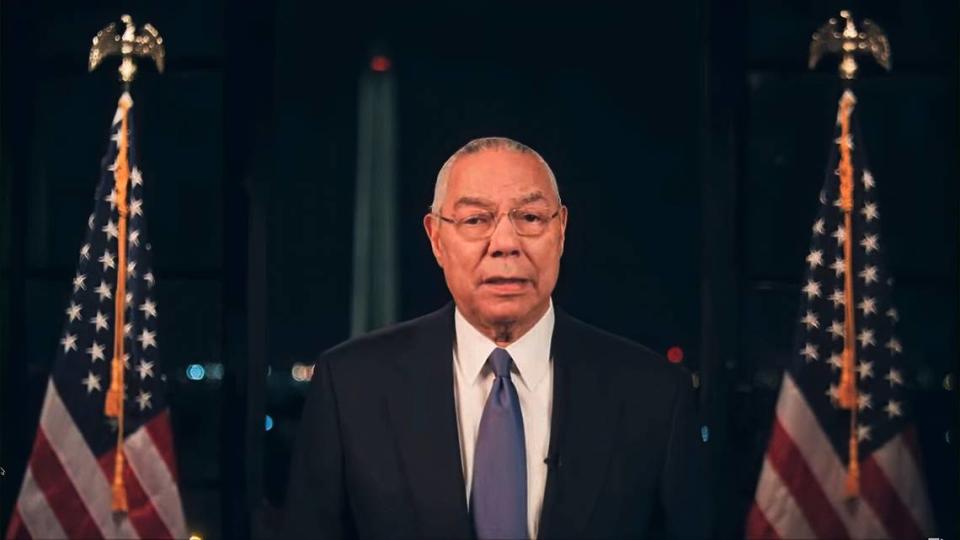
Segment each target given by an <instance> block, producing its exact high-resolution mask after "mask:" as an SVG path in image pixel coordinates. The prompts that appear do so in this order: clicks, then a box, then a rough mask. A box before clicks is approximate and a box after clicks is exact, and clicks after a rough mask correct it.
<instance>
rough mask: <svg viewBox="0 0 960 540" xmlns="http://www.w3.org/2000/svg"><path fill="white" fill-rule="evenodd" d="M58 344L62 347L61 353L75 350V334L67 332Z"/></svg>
mask: <svg viewBox="0 0 960 540" xmlns="http://www.w3.org/2000/svg"><path fill="white" fill-rule="evenodd" d="M60 344H61V345H63V352H64V353H67V352H69V351H70V350H74V351H75V350H77V336H76V334H71V333H70V332H67V333H66V334H64V336H63V337H62V338H60Z"/></svg>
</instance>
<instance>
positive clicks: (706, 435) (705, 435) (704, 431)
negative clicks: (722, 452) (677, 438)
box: [700, 425, 710, 442]
mask: <svg viewBox="0 0 960 540" xmlns="http://www.w3.org/2000/svg"><path fill="white" fill-rule="evenodd" d="M700 438H701V439H703V442H707V441H709V440H710V428H708V427H707V426H705V425H704V426H700Z"/></svg>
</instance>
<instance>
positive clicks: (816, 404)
mask: <svg viewBox="0 0 960 540" xmlns="http://www.w3.org/2000/svg"><path fill="white" fill-rule="evenodd" d="M855 104H856V97H855V96H854V94H853V93H852V92H851V91H850V90H847V91H845V92H844V94H843V97H841V99H840V107H839V112H838V115H837V130H836V131H837V138H836V141H835V142H836V146H835V150H834V152H833V157H832V160H831V166H830V167H828V173H827V179H826V182H825V184H824V187H823V190H822V191H821V192H820V203H821V205H820V211H819V216H818V218H817V220H816V222H814V224H813V237H812V240H811V242H810V253H809V254H808V255H807V257H806V263H807V270H806V276H805V279H804V284H803V289H802V290H803V295H802V297H801V306H800V312H799V314H798V319H799V321H798V322H799V325H798V330H797V334H796V335H797V339H796V346H795V350H794V351H793V361H792V363H791V365H790V366H789V367H788V368H787V370H786V371H785V373H784V375H783V383H782V385H781V388H780V395H779V398H778V400H777V407H776V414H775V417H774V421H773V428H772V430H771V435H770V441H769V443H768V446H767V451H766V455H765V456H764V460H763V465H762V468H761V472H760V479H759V482H758V484H757V490H756V494H755V497H754V502H753V505H752V508H751V510H750V514H749V516H748V518H747V530H746V534H747V537H748V538H921V537H923V538H926V537H927V536H928V535H930V534H932V531H933V528H934V527H933V519H932V516H931V514H930V505H929V502H928V500H927V493H926V487H925V482H924V477H923V470H922V468H921V464H920V454H919V451H918V447H917V442H916V437H915V434H914V430H913V427H912V425H911V423H910V420H909V416H910V411H909V408H908V405H907V402H906V393H907V392H906V388H905V386H906V385H907V384H908V383H909V378H908V376H907V363H908V361H909V360H908V359H909V351H908V350H907V349H905V348H904V346H903V345H902V344H901V342H900V339H899V338H898V337H897V333H896V332H897V320H898V317H899V315H898V313H897V309H896V308H895V307H894V305H893V302H892V299H893V298H892V294H891V293H892V290H891V289H892V285H893V279H892V278H891V276H890V275H889V274H888V273H887V269H886V267H885V265H884V257H885V254H884V250H883V247H882V245H881V242H880V240H881V235H880V211H879V210H878V207H877V188H876V180H875V179H874V177H873V175H872V174H871V172H870V170H869V168H868V166H867V163H866V158H865V153H864V151H863V148H862V141H861V140H860V138H859V133H858V131H857V129H856V123H855V121H854V120H855V118H853V116H852V115H853V110H854V108H855ZM849 126H853V127H852V128H851V127H849ZM844 147H846V152H847V156H848V161H847V164H848V165H852V169H849V170H850V171H851V173H852V174H851V176H850V178H851V180H852V186H853V207H852V213H851V225H852V229H853V231H852V233H851V232H850V231H848V230H847V229H846V219H845V216H844V212H843V210H842V203H841V188H840V184H841V181H840V180H841V179H840V177H841V176H842V174H841V169H842V168H843V167H841V164H842V162H843V161H844V158H843V154H844V152H845V148H844ZM847 242H852V244H851V245H850V246H849V247H850V248H851V249H850V253H851V254H852V258H853V272H852V273H851V274H850V277H852V278H853V281H852V292H853V298H854V305H853V306H852V307H853V313H854V317H853V318H854V321H853V324H854V328H855V331H854V338H855V339H854V340H851V345H852V346H851V349H855V352H856V364H855V365H853V364H851V366H850V367H852V368H853V369H852V370H851V372H850V373H851V375H852V378H851V380H852V381H854V384H855V386H854V387H851V388H855V389H856V394H855V407H851V409H847V408H845V407H844V406H842V404H841V403H840V394H841V383H840V379H841V372H842V371H843V365H844V358H843V351H844V340H845V337H846V327H845V323H846V322H847V321H846V313H847V312H846V308H847V305H846V304H847V299H846V294H845V285H846V282H845V279H846V277H847V275H846V273H847V272H848V266H847V265H846V258H845V257H846V253H845V251H846V249H845V248H846V247H847V246H846V243H847ZM851 405H854V403H853V402H851ZM851 416H853V418H852V420H853V422H851ZM851 434H852V435H853V437H854V438H855V439H853V440H855V441H856V442H853V443H852V444H851V442H852V440H851ZM853 447H855V449H854V448H853ZM852 451H855V452H856V454H855V461H856V463H857V464H858V466H859V475H858V476H859V478H858V481H855V482H854V485H855V486H857V487H856V488H854V490H853V491H851V489H850V488H848V487H847V480H848V471H849V469H848V466H849V465H850V458H851V452H852ZM857 491H858V493H857Z"/></svg>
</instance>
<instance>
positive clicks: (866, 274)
mask: <svg viewBox="0 0 960 540" xmlns="http://www.w3.org/2000/svg"><path fill="white" fill-rule="evenodd" d="M857 275H858V276H860V277H862V278H863V284H864V285H869V284H871V283H877V282H878V281H879V278H877V267H876V266H872V265H869V264H868V265H865V266H864V267H863V270H861V271H860V273H859V274H857Z"/></svg>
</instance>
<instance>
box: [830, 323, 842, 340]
mask: <svg viewBox="0 0 960 540" xmlns="http://www.w3.org/2000/svg"><path fill="white" fill-rule="evenodd" d="M828 331H829V332H830V333H831V334H833V337H834V338H836V339H843V332H844V329H843V323H842V322H840V321H833V322H832V323H830V330H828Z"/></svg>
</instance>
